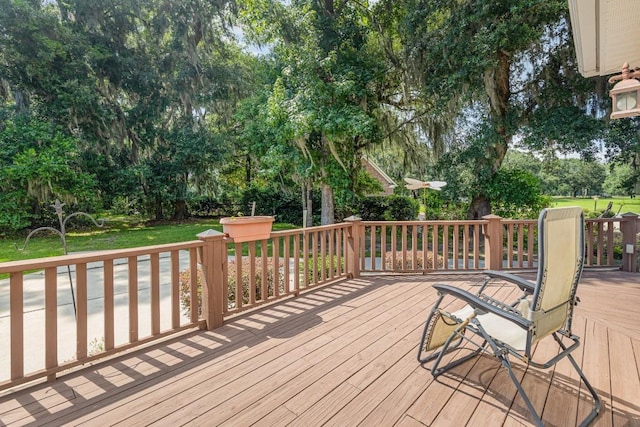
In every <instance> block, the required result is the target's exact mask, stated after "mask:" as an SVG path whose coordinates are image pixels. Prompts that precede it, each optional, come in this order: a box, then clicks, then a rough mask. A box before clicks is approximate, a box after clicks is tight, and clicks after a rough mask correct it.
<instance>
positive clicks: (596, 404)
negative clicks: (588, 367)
mask: <svg viewBox="0 0 640 427" xmlns="http://www.w3.org/2000/svg"><path fill="white" fill-rule="evenodd" d="M553 337H554V338H555V340H556V342H557V343H558V345H559V346H560V348H562V349H563V350H566V346H565V345H564V344H563V343H562V341H561V340H560V338H558V337H557V335H556V334H553ZM567 358H568V359H569V361H570V362H571V365H573V369H575V370H576V372H577V373H578V375H580V379H581V380H582V382H583V383H584V385H585V386H586V387H587V389H588V390H589V393H591V397H592V398H593V408H592V409H591V412H589V415H587V416H586V417H585V419H584V420H582V422H581V423H580V427H585V426H588V425H589V424H591V422H593V420H595V419H596V417H597V416H598V415H599V414H600V409H601V408H602V401H601V400H600V397H599V396H598V393H596V390H595V389H594V388H593V386H592V385H591V383H590V382H589V380H588V379H587V377H586V376H585V375H584V372H582V369H580V366H579V365H578V362H576V360H575V359H574V358H573V356H572V355H571V354H567Z"/></svg>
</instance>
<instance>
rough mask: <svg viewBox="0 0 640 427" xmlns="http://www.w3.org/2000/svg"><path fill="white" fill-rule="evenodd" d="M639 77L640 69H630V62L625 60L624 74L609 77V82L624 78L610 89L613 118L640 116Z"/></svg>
mask: <svg viewBox="0 0 640 427" xmlns="http://www.w3.org/2000/svg"><path fill="white" fill-rule="evenodd" d="M638 77H640V69H635V70H629V64H628V63H626V62H625V63H624V65H623V66H622V74H618V75H617V76H613V77H611V78H610V79H609V83H613V82H616V81H618V80H622V81H621V82H620V83H617V84H616V85H615V86H614V87H613V88H612V89H611V90H610V91H609V96H610V97H611V104H612V107H611V119H620V118H622V117H633V116H640V105H639V104H640V82H639V81H638V80H636V79H637V78H638Z"/></svg>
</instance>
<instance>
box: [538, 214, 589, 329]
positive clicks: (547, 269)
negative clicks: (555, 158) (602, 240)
mask: <svg viewBox="0 0 640 427" xmlns="http://www.w3.org/2000/svg"><path fill="white" fill-rule="evenodd" d="M583 263H584V215H583V213H582V209H581V208H579V207H564V208H551V209H544V210H543V211H542V212H541V213H540V217H539V218H538V279H537V286H536V289H535V291H534V294H533V298H532V301H531V307H532V308H533V310H534V312H535V314H534V319H533V320H535V318H540V319H541V320H542V323H543V324H542V325H539V327H540V329H541V330H539V331H538V333H537V334H536V335H538V338H541V337H542V336H544V335H546V334H548V333H551V332H553V331H555V330H558V329H560V328H562V327H564V326H565V324H566V323H567V322H570V317H571V313H572V307H573V303H574V297H575V293H576V289H577V287H578V282H579V280H580V276H581V274H582V266H583ZM543 318H544V319H543ZM569 327H570V325H569Z"/></svg>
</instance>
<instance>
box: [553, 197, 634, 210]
mask: <svg viewBox="0 0 640 427" xmlns="http://www.w3.org/2000/svg"><path fill="white" fill-rule="evenodd" d="M609 202H613V206H612V207H611V211H612V212H613V213H614V214H618V213H620V214H624V213H627V212H633V213H636V214H640V197H635V198H633V199H632V198H630V197H611V198H599V199H598V200H594V199H593V198H591V197H585V198H581V197H577V198H571V197H554V198H553V202H552V204H551V205H552V207H555V206H580V207H581V208H582V209H584V211H585V213H587V214H588V213H589V212H594V211H598V212H601V211H603V210H605V209H606V208H607V205H608V204H609Z"/></svg>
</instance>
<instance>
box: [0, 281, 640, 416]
mask: <svg viewBox="0 0 640 427" xmlns="http://www.w3.org/2000/svg"><path fill="white" fill-rule="evenodd" d="M638 277H639V276H638V275H637V274H633V273H621V272H604V271H601V272H595V271H588V272H585V274H584V276H583V279H582V282H581V285H580V287H579V288H578V294H579V297H580V298H581V300H582V302H581V304H580V305H579V306H578V307H577V309H576V315H575V318H574V319H575V322H574V332H575V333H576V334H577V335H578V336H580V337H581V338H582V346H581V347H580V348H579V349H578V350H577V351H576V353H575V355H576V359H577V360H578V363H581V365H582V367H583V369H584V371H585V374H586V375H587V377H588V378H589V379H590V381H591V382H592V384H593V385H594V387H595V388H596V389H597V391H598V393H599V394H600V396H601V398H602V400H603V403H604V411H603V412H604V413H603V414H602V415H601V416H600V417H598V419H597V420H596V422H595V425H614V426H632V425H640V403H639V400H638V396H640V375H639V366H640V283H639V280H638ZM481 279H482V275H480V274H460V275H454V274H447V275H428V276H416V275H411V276H365V277H361V278H359V279H352V280H345V281H341V282H339V283H335V284H332V285H329V286H326V287H324V288H321V289H315V290H313V291H310V292H308V293H306V294H304V295H302V296H301V297H299V298H295V299H289V300H285V301H282V302H279V303H276V304H274V305H271V306H267V307H263V308H261V309H258V310H256V311H253V312H250V313H245V314H243V315H240V316H237V317H235V318H232V319H229V320H228V321H227V322H226V323H225V325H224V326H223V327H221V328H219V329H216V330H214V331H192V332H190V333H187V334H184V335H182V336H180V337H179V338H174V339H171V340H168V341H165V342H163V343H160V344H155V345H153V346H150V347H147V348H145V349H142V350H137V351H132V352H129V353H127V354H124V355H121V356H119V357H115V358H112V359H110V360H106V361H103V362H100V363H96V364H94V365H87V366H85V367H84V368H83V369H79V370H76V371H74V372H72V373H68V374H66V375H63V376H61V377H60V378H59V379H58V380H57V381H55V382H53V383H42V384H36V385H32V386H30V387H28V388H23V389H20V390H13V391H7V392H4V393H3V395H2V397H0V424H15V425H29V424H31V425H63V424H69V425H78V424H87V425H100V426H102V425H118V424H121V425H148V424H153V423H157V424H160V425H207V426H210V425H232V426H244V425H254V424H255V425H304V426H315V425H336V426H351V425H363V426H370V425H382V426H387V425H402V426H421V425H439V426H454V425H455V426H458V425H469V426H474V425H491V426H493V425H521V424H524V425H531V421H530V420H529V418H528V417H529V414H528V411H527V409H526V407H525V405H524V402H523V401H522V400H521V399H520V398H519V397H517V396H516V393H515V387H513V385H512V384H511V382H510V381H509V379H508V377H507V375H506V372H505V371H504V370H502V369H500V367H499V363H498V362H497V361H496V360H494V359H492V358H490V357H478V358H475V359H473V360H471V361H469V362H467V363H465V364H462V365H460V366H458V367H456V368H455V369H454V370H453V371H452V372H451V373H450V374H447V375H443V376H442V377H439V379H438V380H437V381H434V380H433V377H432V376H431V374H430V372H429V371H428V369H427V367H423V366H421V365H420V364H419V363H418V362H417V361H416V353H417V349H416V346H417V343H418V339H419V334H420V332H421V328H422V322H423V321H424V320H425V319H426V316H427V313H428V310H429V309H430V308H431V306H432V304H433V303H434V301H435V299H436V292H435V290H434V289H433V288H432V286H431V285H432V284H434V283H437V282H440V283H451V284H454V285H457V286H462V287H467V288H473V287H474V286H477V285H479V283H480V281H481ZM553 349H554V347H553V346H549V347H548V348H547V347H546V346H543V345H542V344H541V345H540V347H539V348H538V349H537V350H536V352H540V353H545V352H547V353H548V352H549V351H553ZM461 351H464V349H463V350H461ZM565 362H566V361H563V362H561V363H559V364H558V365H557V367H556V368H555V369H551V370H547V371H540V370H537V369H533V368H531V367H528V368H527V367H525V366H523V365H517V364H516V370H517V372H518V373H519V375H521V376H523V377H524V380H523V386H524V388H525V389H526V390H527V391H528V392H529V393H530V396H531V398H532V401H533V402H534V405H535V406H536V407H537V408H538V409H539V410H540V412H542V417H543V421H544V422H545V425H550V426H568V425H575V424H576V419H581V418H582V416H583V414H584V413H585V412H588V411H589V409H590V406H591V403H590V402H589V400H590V397H589V396H588V393H586V392H585V390H583V389H580V388H579V382H578V380H577V378H575V376H574V374H573V373H572V370H571V369H570V368H569V366H567V365H565V364H564V363H565ZM566 363H568V362H566ZM549 384H551V386H549Z"/></svg>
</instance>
